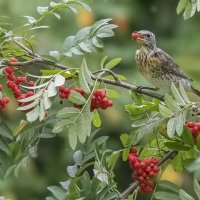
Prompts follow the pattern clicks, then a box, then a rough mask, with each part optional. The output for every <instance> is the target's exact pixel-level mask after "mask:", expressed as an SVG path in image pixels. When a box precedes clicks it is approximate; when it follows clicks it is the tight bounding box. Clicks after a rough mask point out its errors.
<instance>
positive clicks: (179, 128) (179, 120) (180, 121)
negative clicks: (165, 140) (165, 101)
mask: <svg viewBox="0 0 200 200" xmlns="http://www.w3.org/2000/svg"><path fill="white" fill-rule="evenodd" d="M185 118H186V113H185V112H181V113H179V114H178V115H177V116H176V117H175V121H176V133H177V134H178V136H181V135H182V133H183V126H184V125H185Z"/></svg>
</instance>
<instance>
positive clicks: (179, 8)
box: [176, 0, 188, 14]
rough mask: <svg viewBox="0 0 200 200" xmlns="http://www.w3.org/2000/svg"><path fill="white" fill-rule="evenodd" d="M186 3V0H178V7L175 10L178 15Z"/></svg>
mask: <svg viewBox="0 0 200 200" xmlns="http://www.w3.org/2000/svg"><path fill="white" fill-rule="evenodd" d="M187 1H188V0H179V3H178V6H177V8H176V12H177V14H180V13H181V12H182V11H183V10H184V8H185V7H186V4H187Z"/></svg>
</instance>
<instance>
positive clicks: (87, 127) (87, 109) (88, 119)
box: [82, 101, 92, 137]
mask: <svg viewBox="0 0 200 200" xmlns="http://www.w3.org/2000/svg"><path fill="white" fill-rule="evenodd" d="M82 113H83V115H84V117H85V132H86V133H87V135H88V137H90V133H91V123H92V112H91V111H90V101H89V102H87V104H86V105H85V106H84V109H83V111H82Z"/></svg>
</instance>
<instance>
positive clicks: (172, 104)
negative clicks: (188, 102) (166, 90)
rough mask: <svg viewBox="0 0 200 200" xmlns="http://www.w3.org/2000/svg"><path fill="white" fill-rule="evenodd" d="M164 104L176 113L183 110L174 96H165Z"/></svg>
mask: <svg viewBox="0 0 200 200" xmlns="http://www.w3.org/2000/svg"><path fill="white" fill-rule="evenodd" d="M164 102H165V104H166V106H167V108H169V109H170V110H173V111H175V112H177V111H179V110H180V109H181V107H180V105H179V104H178V103H177V101H175V100H174V99H173V98H172V96H170V95H169V94H166V95H165V96H164Z"/></svg>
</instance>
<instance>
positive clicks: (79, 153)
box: [73, 150, 83, 165]
mask: <svg viewBox="0 0 200 200" xmlns="http://www.w3.org/2000/svg"><path fill="white" fill-rule="evenodd" d="M73 158H74V162H75V163H76V165H81V164H82V161H83V154H82V151H80V150H78V151H75V152H74V154H73Z"/></svg>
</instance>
